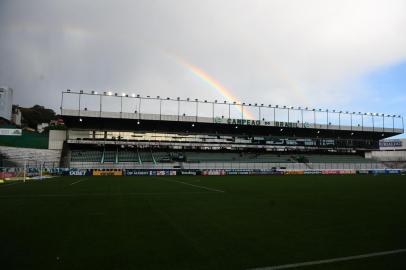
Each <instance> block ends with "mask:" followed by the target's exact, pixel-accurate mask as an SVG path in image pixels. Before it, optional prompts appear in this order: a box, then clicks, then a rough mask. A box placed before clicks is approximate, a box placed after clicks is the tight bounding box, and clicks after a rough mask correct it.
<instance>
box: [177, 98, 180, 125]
mask: <svg viewBox="0 0 406 270" xmlns="http://www.w3.org/2000/svg"><path fill="white" fill-rule="evenodd" d="M177 100H178V122H179V117H180V98H179V97H178V98H177Z"/></svg>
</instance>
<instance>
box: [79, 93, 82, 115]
mask: <svg viewBox="0 0 406 270" xmlns="http://www.w3.org/2000/svg"><path fill="white" fill-rule="evenodd" d="M81 97H82V93H79V117H80V99H81Z"/></svg>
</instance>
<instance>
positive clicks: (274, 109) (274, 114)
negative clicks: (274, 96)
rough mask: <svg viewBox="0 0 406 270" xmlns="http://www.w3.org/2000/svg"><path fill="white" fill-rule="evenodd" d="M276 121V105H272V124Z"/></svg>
mask: <svg viewBox="0 0 406 270" xmlns="http://www.w3.org/2000/svg"><path fill="white" fill-rule="evenodd" d="M275 122H276V107H273V125H275Z"/></svg>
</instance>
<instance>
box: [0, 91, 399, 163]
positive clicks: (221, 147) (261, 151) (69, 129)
mask: <svg viewBox="0 0 406 270" xmlns="http://www.w3.org/2000/svg"><path fill="white" fill-rule="evenodd" d="M60 109H61V115H60V117H61V118H62V119H63V121H64V123H65V126H66V129H65V130H50V131H49V136H46V137H44V136H43V135H37V134H31V133H29V132H26V131H24V132H23V133H22V136H19V137H18V138H17V137H13V138H12V139H7V136H5V137H4V136H3V138H1V139H2V143H1V145H3V146H1V147H0V154H1V157H0V160H1V166H2V167H7V166H20V167H21V166H31V167H39V166H41V167H44V168H45V167H51V168H56V167H60V168H76V169H139V170H175V171H182V170H186V171H203V170H232V171H244V170H263V171H274V170H310V171H311V170H377V169H387V168H392V169H393V168H396V167H398V166H400V164H399V163H393V162H392V163H390V162H384V161H385V160H382V159H381V158H378V157H377V155H376V154H374V153H375V152H376V151H378V150H379V146H380V141H381V140H383V139H386V138H389V137H392V136H395V135H399V134H401V133H403V131H404V124H403V118H402V117H401V116H397V115H386V114H377V113H361V112H347V111H345V112H344V111H336V110H321V109H310V108H302V107H298V108H295V107H290V106H279V105H264V104H257V103H254V104H249V103H236V102H227V101H224V102H220V101H217V100H215V101H207V100H198V99H190V98H187V99H180V98H176V99H171V98H161V97H159V96H158V97H150V96H147V97H142V96H140V95H134V94H132V95H128V94H124V93H122V94H117V93H112V92H104V93H97V92H94V91H92V92H91V93H85V92H83V91H79V92H74V91H70V90H67V91H64V92H62V99H61V108H60ZM13 146H14V147H13ZM15 146H17V147H15ZM45 148H48V149H45ZM400 167H402V166H400Z"/></svg>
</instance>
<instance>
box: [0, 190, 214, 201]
mask: <svg viewBox="0 0 406 270" xmlns="http://www.w3.org/2000/svg"><path fill="white" fill-rule="evenodd" d="M182 194H185V195H186V194H216V193H214V192H207V191H192V192H190V191H189V192H129V193H67V194H63V193H61V194H52V193H50V194H27V195H3V196H1V195H0V199H7V198H48V197H49V198H54V197H55V198H63V197H84V196H86V197H89V196H95V197H97V196H103V197H114V196H145V195H182Z"/></svg>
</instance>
